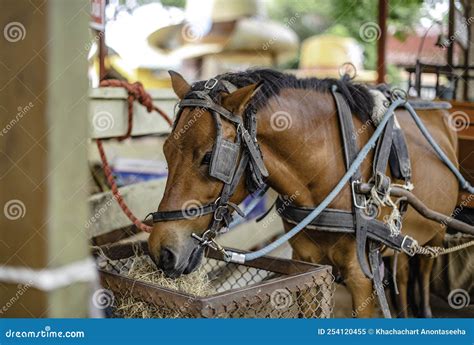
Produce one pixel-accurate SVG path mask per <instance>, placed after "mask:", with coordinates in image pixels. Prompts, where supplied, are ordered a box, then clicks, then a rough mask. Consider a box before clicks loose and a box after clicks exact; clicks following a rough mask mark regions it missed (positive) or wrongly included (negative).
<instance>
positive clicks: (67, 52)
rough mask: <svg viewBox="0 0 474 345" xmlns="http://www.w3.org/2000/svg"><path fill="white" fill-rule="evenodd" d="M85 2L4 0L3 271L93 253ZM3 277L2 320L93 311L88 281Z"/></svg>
mask: <svg viewBox="0 0 474 345" xmlns="http://www.w3.org/2000/svg"><path fill="white" fill-rule="evenodd" d="M89 5H90V3H89V1H88V0H75V1H63V0H47V1H42V0H37V1H36V0H4V1H3V2H2V11H0V29H1V33H2V34H3V36H0V51H1V52H2V54H1V55H0V71H1V72H0V126H1V128H0V270H1V269H6V268H10V269H12V268H13V269H18V268H32V269H35V270H38V271H41V270H42V271H44V270H51V269H53V268H60V267H64V266H65V265H68V264H71V263H74V262H78V261H81V260H84V259H85V258H87V257H88V244H87V240H86V232H85V228H84V225H85V224H86V222H87V218H88V209H87V203H86V199H87V186H88V175H87V151H86V148H87V113H88V80H87V53H88V50H87V48H86V47H88V46H90V42H89V41H90V38H89V33H88V31H89V29H88V25H89ZM4 279H5V278H4ZM5 281H6V280H4V281H3V282H2V281H1V280H0V317H4V316H13V317H85V316H87V315H88V306H89V301H90V297H89V295H90V289H89V285H88V284H85V283H78V282H72V283H71V284H70V285H67V286H65V287H60V288H57V289H52V290H44V289H38V288H36V287H34V286H30V285H28V284H26V285H25V284H23V285H18V284H17V283H15V282H10V283H5Z"/></svg>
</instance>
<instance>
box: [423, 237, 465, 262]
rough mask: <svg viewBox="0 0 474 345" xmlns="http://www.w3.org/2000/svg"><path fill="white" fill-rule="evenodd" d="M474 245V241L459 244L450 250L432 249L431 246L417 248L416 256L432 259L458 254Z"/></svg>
mask: <svg viewBox="0 0 474 345" xmlns="http://www.w3.org/2000/svg"><path fill="white" fill-rule="evenodd" d="M473 245H474V240H472V241H469V242H466V243H462V244H458V245H456V246H453V247H450V248H443V247H431V246H418V247H417V248H416V254H420V255H427V256H429V257H431V258H432V259H434V258H437V257H438V256H440V255H445V254H449V253H453V252H457V251H458V250H461V249H466V248H469V247H471V246H473Z"/></svg>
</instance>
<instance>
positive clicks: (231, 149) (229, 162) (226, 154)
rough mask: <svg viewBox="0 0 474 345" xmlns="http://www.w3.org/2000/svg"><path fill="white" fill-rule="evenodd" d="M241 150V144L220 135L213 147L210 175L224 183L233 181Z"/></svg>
mask: <svg viewBox="0 0 474 345" xmlns="http://www.w3.org/2000/svg"><path fill="white" fill-rule="evenodd" d="M239 151H240V145H239V144H236V143H234V142H232V141H229V140H226V139H223V138H220V137H218V138H217V140H216V142H215V144H214V148H213V149H212V156H211V164H210V166H209V175H211V176H212V177H214V178H216V179H218V180H220V181H222V182H224V183H227V184H229V183H231V182H232V178H233V177H234V173H235V169H236V167H237V160H238V158H239Z"/></svg>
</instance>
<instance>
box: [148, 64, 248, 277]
mask: <svg viewBox="0 0 474 345" xmlns="http://www.w3.org/2000/svg"><path fill="white" fill-rule="evenodd" d="M170 75H171V81H172V87H173V90H174V92H175V93H176V95H177V96H178V98H179V100H180V111H179V113H178V114H177V118H176V120H175V124H174V126H173V130H172V132H171V134H170V135H169V137H168V138H167V139H166V141H165V143H164V146H163V150H164V154H165V157H166V161H167V164H168V179H167V182H166V187H165V191H164V195H163V198H162V200H161V203H160V205H159V207H158V212H157V213H159V214H162V215H163V214H165V215H166V217H165V218H166V219H164V220H165V221H160V222H156V223H154V226H153V230H152V232H151V235H150V237H149V240H148V245H149V250H150V253H151V256H152V259H153V260H154V261H155V263H156V264H157V266H158V267H159V268H161V269H162V270H163V271H164V272H165V273H166V274H167V275H168V276H170V277H177V276H179V275H181V274H183V273H184V274H187V273H190V272H192V271H193V270H194V269H196V267H197V266H198V265H199V264H200V262H201V259H202V256H203V248H204V247H203V246H201V245H200V242H199V241H197V240H196V239H195V238H193V237H192V235H193V234H194V235H195V236H196V235H197V236H202V235H203V234H204V232H205V231H206V230H208V229H209V226H210V223H211V222H212V221H213V217H216V213H215V212H202V210H203V209H205V208H206V205H207V206H209V207H208V209H209V210H212V211H215V210H216V209H215V208H213V206H214V205H217V206H219V199H220V196H221V193H222V190H223V187H224V182H223V181H222V178H221V179H219V178H216V177H213V176H211V174H210V165H211V161H212V159H213V157H212V156H213V152H214V147H215V145H217V140H218V139H220V140H223V141H225V143H228V145H230V146H231V147H232V143H234V142H236V141H237V140H238V138H237V136H238V128H237V127H238V126H236V125H235V123H231V122H232V121H228V119H226V118H223V119H222V121H219V123H220V124H219V126H216V116H217V115H216V114H213V110H211V109H209V108H207V107H205V106H195V105H192V104H194V103H193V99H194V102H196V100H195V98H193V95H192V94H193V90H194V89H196V88H199V87H198V86H196V85H193V86H191V85H189V84H188V83H187V82H186V80H185V79H184V78H183V77H182V76H181V75H179V74H178V73H176V72H172V71H170ZM214 80H215V79H213V81H214ZM196 84H198V83H196ZM211 86H214V85H211ZM206 87H207V88H209V85H206ZM229 88H230V87H229ZM200 89H203V88H202V85H200ZM204 89H205V88H204ZM256 89H257V84H252V85H248V86H245V87H242V88H235V89H234V88H233V87H232V90H228V89H227V88H224V89H223V90H222V91H220V92H218V94H217V99H218V100H219V101H218V104H217V103H216V104H217V106H221V107H222V109H221V111H222V112H226V111H227V112H228V113H229V114H232V115H233V116H235V117H236V119H237V120H238V118H242V116H243V113H244V109H245V106H246V104H247V103H248V102H249V100H250V99H251V98H252V97H253V96H254V94H255V92H256ZM201 91H202V90H201ZM183 100H188V101H189V100H190V101H189V102H188V105H186V106H183V103H184V102H183ZM189 103H191V105H189ZM227 112H226V114H227ZM224 156H225V153H222V154H221V156H220V157H219V160H223V159H224V160H225V159H226V157H224ZM241 158H242V154H241V150H238V152H237V153H236V156H235V159H236V160H237V161H238V160H239V159H241ZM221 163H222V162H221ZM216 164H220V163H216ZM236 164H237V162H236ZM225 168H226V167H225V166H224V169H225ZM227 168H232V167H230V166H228V167H227ZM215 176H219V175H215ZM244 180H245V179H244V178H241V179H240V180H239V181H238V184H236V186H235V188H234V191H233V193H232V196H231V197H230V199H229V204H230V203H232V204H239V203H240V202H241V201H242V200H243V199H244V198H245V197H246V196H247V195H248V194H249V192H248V190H247V188H246V184H245V181H244ZM176 210H179V211H176ZM173 212H178V213H179V217H173V216H172V215H173V214H174V213H173ZM219 225H220V224H219Z"/></svg>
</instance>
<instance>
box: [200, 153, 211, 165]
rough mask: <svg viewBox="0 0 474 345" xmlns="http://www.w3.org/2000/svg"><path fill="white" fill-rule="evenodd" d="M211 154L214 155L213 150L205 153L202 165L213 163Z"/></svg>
mask: <svg viewBox="0 0 474 345" xmlns="http://www.w3.org/2000/svg"><path fill="white" fill-rule="evenodd" d="M211 155H212V152H211V151H209V152H206V154H205V155H204V157H202V161H201V165H209V164H211Z"/></svg>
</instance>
